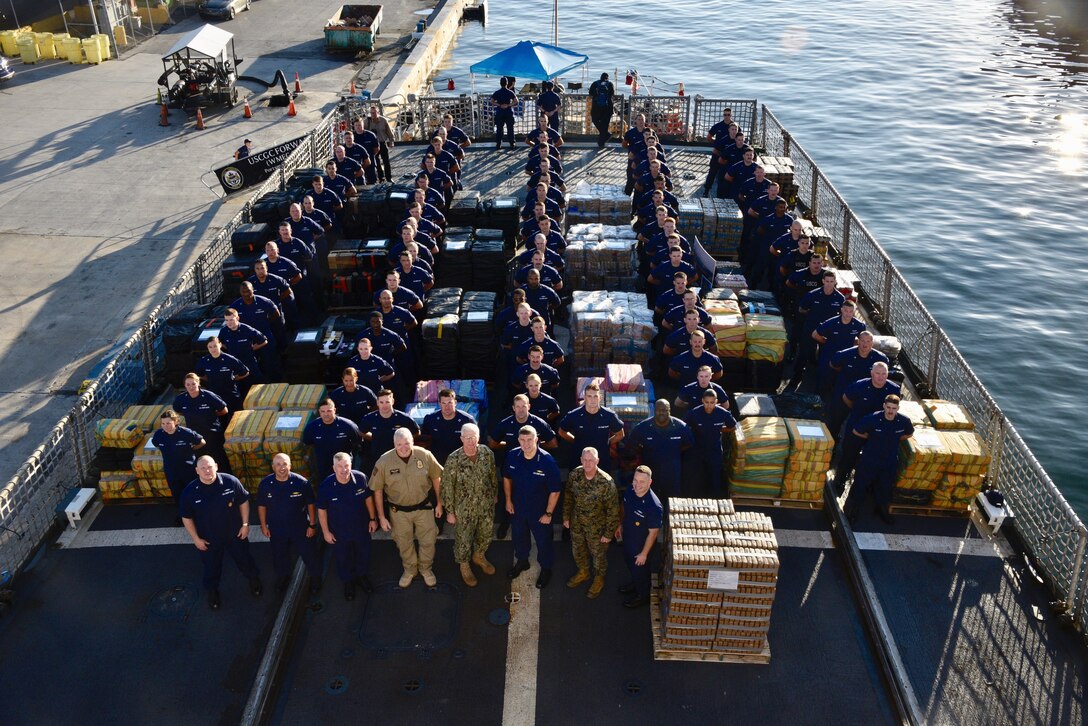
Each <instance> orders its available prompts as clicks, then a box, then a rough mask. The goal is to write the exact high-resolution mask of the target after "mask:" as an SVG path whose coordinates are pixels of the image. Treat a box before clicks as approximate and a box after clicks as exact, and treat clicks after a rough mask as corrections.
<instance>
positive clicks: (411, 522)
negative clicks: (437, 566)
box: [370, 428, 442, 587]
mask: <svg viewBox="0 0 1088 726" xmlns="http://www.w3.org/2000/svg"><path fill="white" fill-rule="evenodd" d="M393 447H394V448H392V449H390V450H389V451H387V452H385V453H384V454H382V455H381V457H379V459H378V461H377V463H376V464H374V473H373V474H372V475H371V478H370V488H371V489H372V490H373V491H374V504H375V506H376V508H377V510H378V517H379V520H378V521H379V523H380V524H381V526H382V529H383V530H384V531H386V532H388V531H390V529H392V531H393V541H394V542H396V543H397V549H399V550H400V561H401V563H402V564H403V565H404V574H403V575H401V577H400V583H399V584H400V586H401V587H408V586H409V585H411V584H412V579H413V578H415V576H416V575H417V574H419V575H422V576H423V582H424V583H426V585H427V587H434V586H435V585H437V584H438V579H437V578H436V577H435V576H434V570H433V569H432V567H433V565H434V543H435V540H436V539H438V527H437V526H436V525H435V521H434V520H435V519H436V518H438V517H441V516H442V502H441V499H440V496H441V494H442V465H441V464H439V463H438V460H437V459H435V458H434V454H432V453H431V452H429V451H427V450H426V449H424V448H422V447H419V446H415V441H414V439H413V438H412V432H411V431H409V430H408V429H406V428H399V429H397V430H396V431H394V432H393ZM432 489H433V492H434V494H433V498H432ZM387 494H388V499H389V512H390V518H391V520H392V521H390V519H386V517H385V508H384V504H385V501H386V495H387ZM415 540H418V541H419V554H418V556H417V555H416V547H415Z"/></svg>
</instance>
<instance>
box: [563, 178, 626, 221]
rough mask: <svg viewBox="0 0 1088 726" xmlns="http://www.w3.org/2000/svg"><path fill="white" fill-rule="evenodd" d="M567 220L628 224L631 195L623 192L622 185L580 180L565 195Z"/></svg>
mask: <svg viewBox="0 0 1088 726" xmlns="http://www.w3.org/2000/svg"><path fill="white" fill-rule="evenodd" d="M567 220H568V222H569V223H570V224H584V223H591V222H599V223H601V224H612V225H621V224H628V223H629V222H630V221H631V195H629V194H624V193H623V186H622V185H618V184H590V183H589V182H587V181H584V180H583V181H580V182H578V183H577V184H576V185H575V186H574V189H573V190H572V191H571V192H570V193H569V194H568V195H567Z"/></svg>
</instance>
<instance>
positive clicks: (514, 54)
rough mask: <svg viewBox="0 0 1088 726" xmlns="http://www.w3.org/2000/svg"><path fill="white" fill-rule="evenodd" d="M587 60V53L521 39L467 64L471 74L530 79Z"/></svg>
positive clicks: (557, 72) (547, 77) (544, 78)
mask: <svg viewBox="0 0 1088 726" xmlns="http://www.w3.org/2000/svg"><path fill="white" fill-rule="evenodd" d="M588 62H589V56H587V55H584V54H582V53H575V52H574V51H571V50H567V49H566V48H559V47H558V46H554V45H546V44H544V43H537V42H536V41H533V40H523V41H521V42H520V43H518V44H517V45H514V46H511V47H510V48H507V49H506V50H504V51H500V52H498V53H496V54H495V55H493V56H491V57H490V58H485V59H484V60H482V61H479V62H478V63H473V64H472V65H471V66H469V68H468V69H469V71H470V72H471V73H472V74H473V76H474V78H473V85H475V75H476V74H477V73H479V74H480V75H484V76H514V77H515V78H528V79H531V80H538V81H547V80H551V79H552V78H555V77H556V76H561V75H563V74H564V73H567V72H568V71H571V70H574V69H575V68H577V67H578V66H581V65H585V64H586V63H588Z"/></svg>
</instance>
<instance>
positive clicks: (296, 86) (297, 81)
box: [295, 71, 302, 93]
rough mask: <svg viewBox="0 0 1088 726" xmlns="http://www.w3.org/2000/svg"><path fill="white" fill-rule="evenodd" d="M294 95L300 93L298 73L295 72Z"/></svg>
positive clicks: (300, 84) (300, 83)
mask: <svg viewBox="0 0 1088 726" xmlns="http://www.w3.org/2000/svg"><path fill="white" fill-rule="evenodd" d="M295 93H302V82H301V81H299V80H298V71H295Z"/></svg>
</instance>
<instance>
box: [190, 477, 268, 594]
mask: <svg viewBox="0 0 1088 726" xmlns="http://www.w3.org/2000/svg"><path fill="white" fill-rule="evenodd" d="M196 473H197V478H196V479H194V480H193V481H191V482H189V485H188V486H187V487H185V491H183V492H182V494H181V503H180V505H179V506H178V510H179V512H180V514H181V523H182V525H183V526H184V527H185V531H186V532H188V533H189V537H191V538H192V540H193V545H195V546H196V548H197V550H199V551H200V563H201V565H203V568H204V578H203V582H204V589H205V590H207V591H208V606H209V607H211V609H212V610H218V609H219V606H220V604H221V603H222V601H221V600H220V597H219V579H220V577H221V576H222V574H223V555H225V554H229V555H230V558H231V559H232V560H234V564H236V565H238V569H239V570H241V571H242V574H243V575H245V577H246V579H247V580H249V591H250V592H251V593H253V596H254V597H260V595H261V575H260V572H259V571H258V570H257V563H256V562H255V561H254V560H253V555H252V554H251V553H250V551H249V494H247V493H246V489H245V487H244V486H242V482H240V481H238V479H236V478H235V477H233V476H231V475H230V474H220V473H219V467H218V466H217V465H216V463H215V459H213V458H212V457H210V456H201V457H200V458H199V459H197V461H196Z"/></svg>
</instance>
